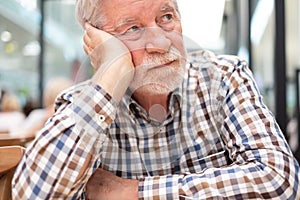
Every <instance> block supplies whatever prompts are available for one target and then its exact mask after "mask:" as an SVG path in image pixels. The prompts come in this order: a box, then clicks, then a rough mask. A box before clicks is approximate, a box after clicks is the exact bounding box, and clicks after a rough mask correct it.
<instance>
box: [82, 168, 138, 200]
mask: <svg viewBox="0 0 300 200" xmlns="http://www.w3.org/2000/svg"><path fill="white" fill-rule="evenodd" d="M86 198H87V199H88V200H102V199H105V200H135V199H138V181H137V180H130V179H123V178H120V177H117V176H115V175H114V174H113V173H111V172H108V171H105V170H103V169H100V168H99V169H97V170H96V171H95V172H94V174H93V176H92V177H91V178H90V179H89V181H88V183H87V186H86Z"/></svg>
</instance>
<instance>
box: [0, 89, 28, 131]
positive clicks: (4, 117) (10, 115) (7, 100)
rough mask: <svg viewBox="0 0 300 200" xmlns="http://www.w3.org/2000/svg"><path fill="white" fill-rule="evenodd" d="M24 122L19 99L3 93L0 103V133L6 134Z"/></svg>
mask: <svg viewBox="0 0 300 200" xmlns="http://www.w3.org/2000/svg"><path fill="white" fill-rule="evenodd" d="M24 120H25V114H24V113H23V112H22V108H21V103H20V100H19V98H18V97H17V96H16V95H15V94H12V93H8V92H6V93H4V94H3V96H2V101H1V112H0V132H4V133H8V132H9V131H10V130H12V129H14V128H16V127H18V126H20V125H21V124H22V123H23V121H24Z"/></svg>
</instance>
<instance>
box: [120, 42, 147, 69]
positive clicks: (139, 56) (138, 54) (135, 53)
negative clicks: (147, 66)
mask: <svg viewBox="0 0 300 200" xmlns="http://www.w3.org/2000/svg"><path fill="white" fill-rule="evenodd" d="M123 42H124V44H125V45H126V46H127V48H128V49H129V51H130V53H131V57H132V62H133V64H134V66H139V65H140V64H142V62H143V58H144V56H145V48H144V45H143V44H142V42H140V41H123Z"/></svg>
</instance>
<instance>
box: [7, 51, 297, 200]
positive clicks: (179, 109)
mask: <svg viewBox="0 0 300 200" xmlns="http://www.w3.org/2000/svg"><path fill="white" fill-rule="evenodd" d="M187 68H188V69H187V74H186V76H185V78H184V81H183V83H182V85H181V86H180V87H179V88H178V89H177V90H175V91H174V92H173V93H172V94H170V97H169V112H168V115H167V117H166V118H165V120H164V121H163V122H162V123H159V122H157V121H155V120H153V119H151V118H150V117H149V116H148V114H147V113H146V111H145V110H144V109H143V108H142V107H140V106H139V105H138V104H137V103H136V102H135V101H134V100H133V99H131V98H130V95H125V97H124V98H123V100H122V101H121V102H120V103H119V104H118V105H117V104H116V102H115V101H114V100H113V99H112V98H111V97H110V96H109V95H108V94H107V93H106V92H105V91H104V90H103V89H102V88H100V87H99V86H97V85H94V84H93V83H91V82H90V81H86V82H84V83H81V84H79V85H77V86H75V87H73V88H71V89H69V90H68V91H66V92H64V93H62V95H60V97H59V98H58V100H57V112H56V114H55V115H54V116H53V117H52V118H51V119H50V120H49V121H48V123H47V124H46V125H45V127H44V128H43V129H42V130H41V131H40V132H39V134H38V136H37V138H36V140H35V141H34V142H33V143H32V144H31V146H30V147H28V148H27V152H26V154H25V156H24V157H23V159H22V160H21V162H20V164H19V166H18V168H17V170H16V172H15V176H14V179H13V196H14V198H15V199H31V200H32V199H43V200H45V199H80V198H84V187H85V184H86V182H87V181H88V179H89V177H90V176H91V174H92V173H93V172H94V171H95V170H96V168H98V167H101V168H104V169H106V170H109V171H111V172H113V173H115V174H116V175H118V176H120V177H124V178H131V179H138V180H139V198H140V199H170V200H173V199H268V198H272V199H285V200H286V199H293V200H294V199H299V198H300V186H299V185H300V184H299V166H298V163H297V161H296V160H295V159H294V157H293V155H292V153H291V151H290V149H289V147H288V144H287V143H286V141H285V139H284V137H283V135H282V133H281V131H280V129H279V127H278V125H277V123H276V122H275V119H274V117H273V115H272V114H271V113H270V111H269V110H268V108H267V107H266V106H265V105H264V103H263V102H262V97H261V96H260V94H259V91H258V89H257V86H256V85H255V82H254V80H253V77H252V74H251V72H250V71H249V69H248V67H247V65H246V63H245V62H244V61H241V60H239V59H238V58H237V57H234V56H215V55H214V54H212V53H210V52H206V51H201V52H197V53H193V54H192V57H191V62H189V64H188V65H187ZM89 154H90V155H92V156H91V161H90V162H89V165H88V167H87V169H86V170H85V173H84V174H83V175H82V176H81V177H80V178H78V174H79V171H80V169H81V167H82V165H83V163H84V161H85V159H86V158H87V156H88V155H89Z"/></svg>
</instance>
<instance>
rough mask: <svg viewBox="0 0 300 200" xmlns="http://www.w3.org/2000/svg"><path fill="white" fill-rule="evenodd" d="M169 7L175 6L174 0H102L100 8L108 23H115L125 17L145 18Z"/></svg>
mask: <svg viewBox="0 0 300 200" xmlns="http://www.w3.org/2000/svg"><path fill="white" fill-rule="evenodd" d="M170 8H173V9H175V8H176V6H175V3H174V0H104V1H103V4H102V9H101V10H103V14H104V16H105V18H106V21H107V23H108V24H111V23H113V24H116V23H118V22H119V21H121V20H124V19H127V18H128V19H129V18H142V19H146V18H147V17H151V16H152V15H156V14H157V13H158V12H160V11H165V10H168V9H170ZM111 25H112V24H111Z"/></svg>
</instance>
